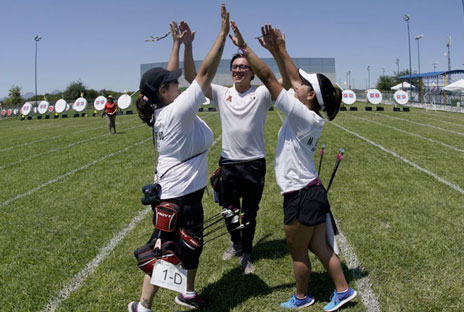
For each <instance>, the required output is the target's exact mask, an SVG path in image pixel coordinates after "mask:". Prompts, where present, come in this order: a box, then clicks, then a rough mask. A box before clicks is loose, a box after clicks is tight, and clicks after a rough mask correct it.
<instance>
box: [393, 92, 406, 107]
mask: <svg viewBox="0 0 464 312" xmlns="http://www.w3.org/2000/svg"><path fill="white" fill-rule="evenodd" d="M393 97H394V98H395V102H396V103H398V104H400V105H405V104H406V103H408V102H409V95H408V94H407V93H406V92H405V91H403V90H398V91H396V92H395V94H393Z"/></svg>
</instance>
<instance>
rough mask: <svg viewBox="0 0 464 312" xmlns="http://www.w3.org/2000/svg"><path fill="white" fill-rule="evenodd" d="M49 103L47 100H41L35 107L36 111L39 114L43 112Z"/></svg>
mask: <svg viewBox="0 0 464 312" xmlns="http://www.w3.org/2000/svg"><path fill="white" fill-rule="evenodd" d="M49 105H50V104H49V103H48V102H47V101H41V102H40V103H39V106H38V107H37V111H38V112H39V114H45V113H46V112H47V110H48V106H49Z"/></svg>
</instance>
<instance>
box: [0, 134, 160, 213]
mask: <svg viewBox="0 0 464 312" xmlns="http://www.w3.org/2000/svg"><path fill="white" fill-rule="evenodd" d="M150 139H151V137H150V138H147V139H144V140H142V141H140V142H138V143H135V144H132V145H130V146H128V147H126V148H123V149H122V150H119V151H117V152H114V153H111V154H108V155H105V156H103V157H101V158H99V159H95V160H94V161H92V162H89V163H88V164H85V165H83V166H82V167H79V168H76V169H73V170H71V171H68V172H66V173H65V174H63V175H60V176H59V177H56V178H54V179H51V180H48V181H47V182H45V183H43V184H41V185H39V186H37V187H35V188H33V189H31V190H29V191H27V192H26V193H22V194H19V195H17V196H15V197H13V198H10V199H7V200H6V201H4V202H3V203H0V208H2V207H4V206H6V205H8V204H10V203H12V202H14V201H16V200H18V199H21V198H23V197H26V196H29V195H31V194H34V193H35V192H37V191H40V190H41V189H43V188H44V187H46V186H48V185H50V184H53V183H55V182H58V181H60V180H62V179H64V178H66V177H68V176H70V175H72V174H74V173H76V172H79V171H82V170H84V169H87V168H88V167H90V166H93V165H95V164H97V163H99V162H102V161H103V160H105V159H107V158H110V157H113V156H116V155H119V154H121V153H124V152H126V151H128V150H129V149H131V148H133V147H135V146H137V145H140V144H143V143H145V142H146V141H148V140H150Z"/></svg>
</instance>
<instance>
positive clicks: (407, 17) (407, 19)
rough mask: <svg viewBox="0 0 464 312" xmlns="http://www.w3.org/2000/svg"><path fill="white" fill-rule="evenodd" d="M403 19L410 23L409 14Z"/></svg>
mask: <svg viewBox="0 0 464 312" xmlns="http://www.w3.org/2000/svg"><path fill="white" fill-rule="evenodd" d="M403 19H404V20H405V21H406V22H407V21H409V15H408V14H404V16H403Z"/></svg>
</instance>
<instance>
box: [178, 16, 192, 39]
mask: <svg viewBox="0 0 464 312" xmlns="http://www.w3.org/2000/svg"><path fill="white" fill-rule="evenodd" d="M179 30H180V32H181V33H182V36H183V37H182V40H181V42H182V43H183V44H191V43H192V42H193V40H194V39H195V32H194V31H191V30H190V27H189V25H188V24H187V22H185V21H180V24H179Z"/></svg>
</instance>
